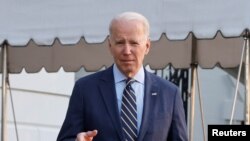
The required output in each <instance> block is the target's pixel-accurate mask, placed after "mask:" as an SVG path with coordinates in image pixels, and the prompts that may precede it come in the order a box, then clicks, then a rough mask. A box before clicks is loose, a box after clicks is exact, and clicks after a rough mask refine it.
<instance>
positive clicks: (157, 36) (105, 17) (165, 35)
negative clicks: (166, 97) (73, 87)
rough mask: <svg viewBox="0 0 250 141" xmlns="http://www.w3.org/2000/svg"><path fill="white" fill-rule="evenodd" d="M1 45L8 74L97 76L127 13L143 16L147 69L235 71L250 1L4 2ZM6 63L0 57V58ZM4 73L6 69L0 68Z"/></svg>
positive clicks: (249, 19)
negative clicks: (117, 22)
mask: <svg viewBox="0 0 250 141" xmlns="http://www.w3.org/2000/svg"><path fill="white" fill-rule="evenodd" d="M0 3H1V4H0V18H1V22H0V45H1V46H3V45H4V43H7V46H8V51H7V52H8V55H7V56H8V71H9V72H10V73H19V72H21V71H22V70H23V69H25V70H26V71H27V72H38V71H40V70H41V68H43V67H44V68H45V69H46V70H47V71H48V72H56V71H58V70H59V69H60V68H61V67H63V69H64V70H65V71H68V72H72V71H77V70H79V69H80V68H81V67H85V69H86V70H90V71H94V70H98V69H100V68H101V67H103V66H109V65H111V64H112V58H111V55H110V53H109V51H108V49H107V48H108V42H107V36H108V26H109V22H110V20H111V19H112V17H113V16H115V15H116V14H118V13H121V12H124V11H136V12H140V13H142V14H143V15H145V16H146V17H147V18H148V19H149V22H150V25H151V30H150V31H151V33H150V38H151V40H152V48H151V52H150V54H149V55H147V56H146V59H145V62H144V64H145V65H147V64H149V65H150V67H151V68H153V69H161V68H164V67H166V66H167V65H169V64H172V65H173V66H174V67H175V68H189V67H190V65H191V64H192V63H197V64H198V65H200V66H201V67H202V68H213V67H214V66H215V65H219V66H221V67H223V68H232V67H236V66H238V65H239V63H240V56H241V50H242V45H243V37H242V34H243V32H244V31H245V30H246V29H249V27H250V16H249V14H248V9H249V7H250V1H249V0H155V1H151V0H142V1H114V0H96V1H93V0H71V1H68V0H43V1H32V0H22V1H18V0H0ZM1 58H2V57H1ZM0 69H1V66H0Z"/></svg>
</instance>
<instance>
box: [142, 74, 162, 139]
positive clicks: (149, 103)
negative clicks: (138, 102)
mask: <svg viewBox="0 0 250 141" xmlns="http://www.w3.org/2000/svg"><path fill="white" fill-rule="evenodd" d="M155 94H156V95H155ZM157 94H158V87H157V84H156V82H154V79H153V77H152V76H151V74H149V72H147V71H145V95H144V106H143V115H142V123H141V127H140V132H139V137H138V141H143V137H144V136H145V133H146V131H147V129H148V125H149V122H150V121H149V120H150V113H151V111H153V109H154V106H155V101H156V98H157Z"/></svg>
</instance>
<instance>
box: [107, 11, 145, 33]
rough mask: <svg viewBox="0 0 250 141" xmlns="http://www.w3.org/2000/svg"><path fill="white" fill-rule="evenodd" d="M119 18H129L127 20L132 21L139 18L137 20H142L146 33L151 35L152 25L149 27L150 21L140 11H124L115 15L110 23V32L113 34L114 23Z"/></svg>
mask: <svg viewBox="0 0 250 141" xmlns="http://www.w3.org/2000/svg"><path fill="white" fill-rule="evenodd" d="M119 20H127V21H130V20H137V21H140V22H141V23H142V24H143V26H144V30H145V34H146V36H147V37H149V34H150V33H149V31H150V29H149V28H150V27H149V22H148V20H147V18H146V17H144V16H143V15H142V14H139V13H136V12H124V13H121V14H119V15H117V16H115V17H114V18H113V19H112V20H111V22H110V24H109V34H110V35H111V33H112V25H113V23H114V22H115V21H119Z"/></svg>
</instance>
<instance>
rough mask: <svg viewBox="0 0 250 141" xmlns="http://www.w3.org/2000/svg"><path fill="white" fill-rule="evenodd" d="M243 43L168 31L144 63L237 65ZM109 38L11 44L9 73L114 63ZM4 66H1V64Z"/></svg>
mask: <svg viewBox="0 0 250 141" xmlns="http://www.w3.org/2000/svg"><path fill="white" fill-rule="evenodd" d="M242 46H243V39H242V38H223V37H222V35H221V34H218V35H217V36H216V37H215V38H214V39H212V40H204V39H199V40H197V39H194V36H192V35H190V36H188V38H187V39H186V40H180V41H176V40H169V39H167V37H166V36H165V35H162V36H161V38H160V39H159V40H157V41H152V47H151V51H150V53H149V54H148V55H147V56H146V58H145V61H144V65H150V67H151V68H152V69H163V68H165V67H166V66H167V65H169V64H172V65H173V66H174V67H175V68H182V69H183V68H189V67H190V65H191V64H192V63H196V64H198V65H199V66H201V67H202V68H213V67H215V66H216V65H219V66H221V67H223V68H232V67H237V66H238V65H239V62H240V56H241V51H242ZM112 62H113V61H112V56H111V54H110V52H109V50H108V41H107V39H106V40H105V41H104V42H102V43H92V44H89V43H86V41H85V40H83V39H81V40H80V41H79V42H78V43H76V44H73V45H62V44H61V43H60V42H59V41H58V40H55V42H54V43H53V44H52V45H50V46H45V45H43V46H42V45H37V44H36V43H35V42H34V41H30V42H29V44H27V45H26V46H23V47H20V46H18V47H16V46H9V48H8V70H9V72H10V73H20V72H21V71H22V70H23V69H25V71H26V72H30V73H35V72H39V71H40V70H41V69H42V68H45V70H46V71H48V72H57V71H58V70H59V69H60V68H61V67H62V68H63V69H64V70H65V71H66V72H76V71H78V70H79V69H80V68H81V67H84V68H85V69H86V70H87V71H95V70H99V69H101V68H102V67H104V66H106V67H107V66H110V65H111V64H112ZM0 68H1V66H0Z"/></svg>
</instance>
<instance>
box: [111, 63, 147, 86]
mask: <svg viewBox="0 0 250 141" xmlns="http://www.w3.org/2000/svg"><path fill="white" fill-rule="evenodd" d="M113 72H114V79H115V83H118V82H121V81H123V80H125V79H127V77H126V76H125V75H124V74H123V73H122V72H121V71H120V70H119V69H118V67H117V65H116V64H114V65H113ZM144 73H145V72H144V69H143V67H141V68H140V69H139V71H138V72H137V73H136V74H135V76H134V77H133V79H134V80H136V81H137V82H139V83H142V84H144V79H145V74H144Z"/></svg>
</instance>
